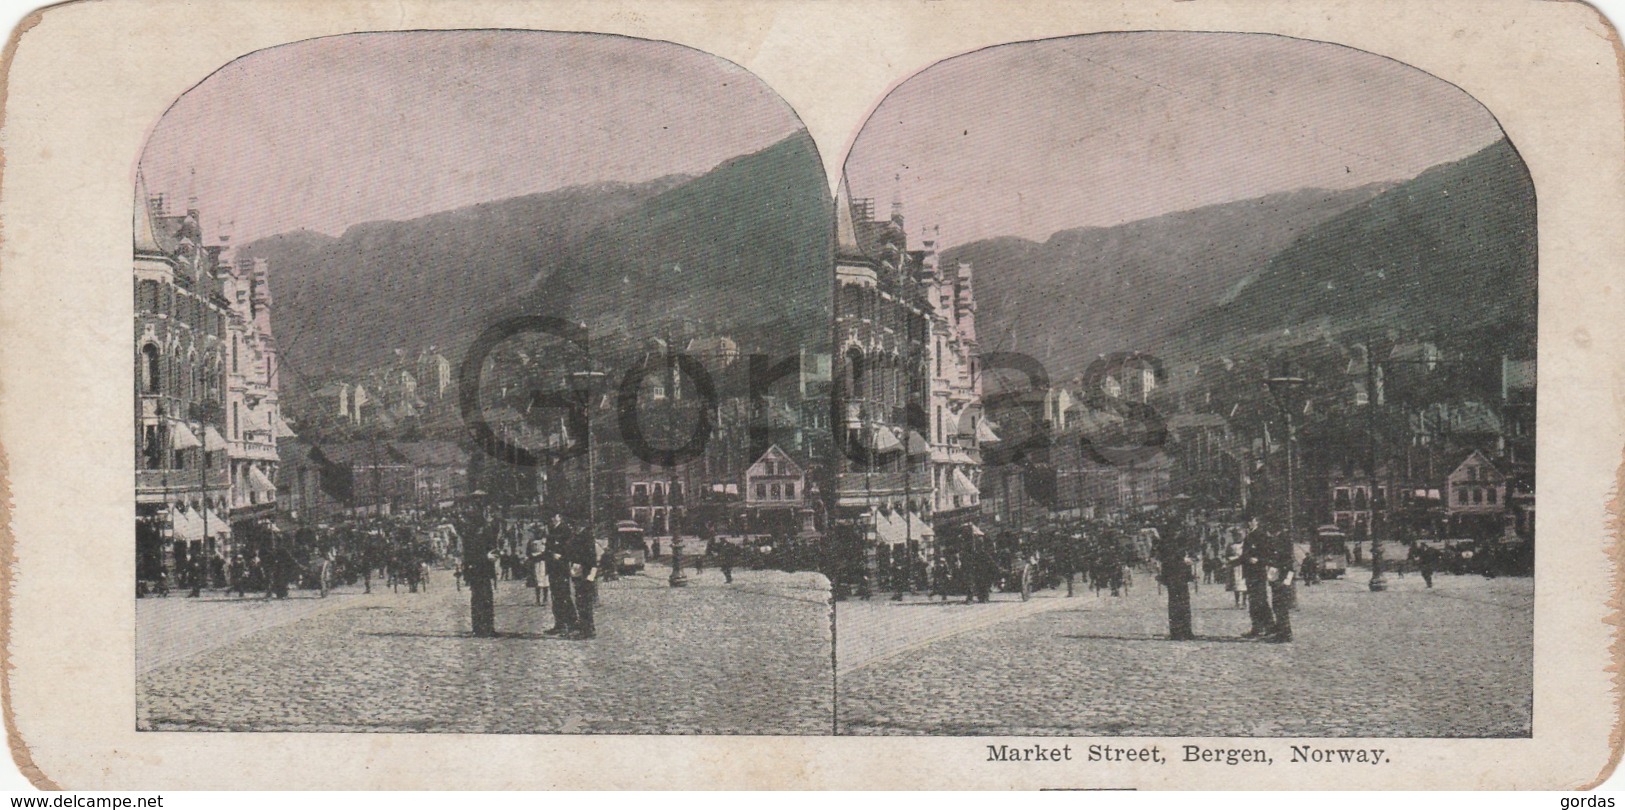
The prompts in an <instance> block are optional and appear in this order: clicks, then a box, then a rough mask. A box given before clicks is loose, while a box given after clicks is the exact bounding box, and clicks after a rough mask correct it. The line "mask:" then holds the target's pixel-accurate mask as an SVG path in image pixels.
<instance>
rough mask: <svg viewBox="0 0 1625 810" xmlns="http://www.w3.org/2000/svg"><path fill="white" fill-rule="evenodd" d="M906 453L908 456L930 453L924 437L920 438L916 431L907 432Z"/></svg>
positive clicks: (929, 446) (929, 447)
mask: <svg viewBox="0 0 1625 810" xmlns="http://www.w3.org/2000/svg"><path fill="white" fill-rule="evenodd" d="M908 452H909V455H918V454H920V453H929V452H931V445H930V444H929V443H927V442H926V440H925V437H924V436H921V435H920V432H919V431H918V430H911V431H909V432H908Z"/></svg>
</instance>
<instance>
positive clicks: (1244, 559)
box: [1236, 517, 1275, 638]
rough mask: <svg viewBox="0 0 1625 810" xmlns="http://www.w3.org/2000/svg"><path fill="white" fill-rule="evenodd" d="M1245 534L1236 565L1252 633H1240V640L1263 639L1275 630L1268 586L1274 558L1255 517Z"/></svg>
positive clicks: (1265, 536)
mask: <svg viewBox="0 0 1625 810" xmlns="http://www.w3.org/2000/svg"><path fill="white" fill-rule="evenodd" d="M1246 531H1247V535H1246V537H1245V538H1244V539H1243V540H1242V541H1241V557H1240V558H1238V559H1237V561H1236V562H1237V564H1239V565H1240V566H1241V579H1242V582H1244V583H1245V584H1246V586H1247V617H1248V618H1249V619H1251V620H1252V629H1251V630H1248V631H1247V632H1245V633H1243V634H1242V637H1243V638H1262V637H1264V636H1267V635H1269V634H1270V632H1271V630H1272V629H1273V628H1274V626H1275V616H1274V611H1273V610H1271V608H1270V595H1269V585H1268V583H1269V569H1270V565H1271V563H1272V562H1274V554H1273V549H1272V548H1271V545H1272V544H1271V543H1270V538H1269V537H1268V536H1267V535H1266V534H1265V533H1264V530H1263V529H1262V528H1261V527H1260V526H1259V523H1258V518H1257V517H1253V518H1251V519H1249V520H1248V521H1247V529H1246Z"/></svg>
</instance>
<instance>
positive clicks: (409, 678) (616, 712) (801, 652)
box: [136, 566, 834, 734]
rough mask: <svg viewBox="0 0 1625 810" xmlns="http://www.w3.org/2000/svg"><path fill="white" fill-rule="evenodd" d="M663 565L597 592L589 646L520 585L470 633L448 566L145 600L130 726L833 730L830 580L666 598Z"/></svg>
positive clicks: (753, 583)
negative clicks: (227, 595)
mask: <svg viewBox="0 0 1625 810" xmlns="http://www.w3.org/2000/svg"><path fill="white" fill-rule="evenodd" d="M669 570H670V569H668V568H665V567H660V566H651V567H650V568H649V570H648V572H647V573H646V574H645V575H642V576H632V577H624V578H622V579H620V580H618V581H615V582H607V583H604V584H603V585H602V586H601V596H600V604H599V608H598V614H597V624H598V638H597V639H596V640H593V641H564V640H555V639H552V638H549V637H544V636H543V635H541V633H542V631H543V630H546V629H547V628H548V627H550V626H551V624H552V620H551V613H550V611H549V609H548V608H546V607H535V606H534V605H532V604H531V599H532V596H531V592H530V591H529V590H528V589H526V588H525V587H524V586H523V583H520V582H502V583H499V590H498V593H497V605H498V608H497V629H498V631H499V632H500V633H501V637H499V638H496V639H479V638H474V637H473V636H471V635H470V634H469V626H468V595H467V592H466V591H463V592H458V591H457V590H455V589H454V587H453V582H452V579H451V577H450V575H449V573H447V572H444V571H437V572H435V579H434V580H433V583H432V587H431V588H430V590H429V592H428V593H419V594H412V593H407V592H405V590H404V589H403V590H402V592H401V593H398V594H392V593H389V592H388V590H387V589H379V588H378V587H377V585H376V583H375V586H374V593H372V594H369V595H361V594H355V593H346V594H345V595H342V596H339V597H337V598H329V599H327V600H318V599H299V600H289V601H287V602H283V603H269V604H267V603H263V602H255V601H253V600H246V601H241V602H238V601H235V600H223V601H222V600H217V601H204V602H200V601H198V600H177V599H176V598H175V597H171V598H170V599H169V600H163V601H161V602H158V603H155V604H153V605H151V606H148V605H146V604H145V602H148V601H152V600H143V605H142V607H141V609H139V610H138V612H137V621H138V634H137V637H138V639H140V641H139V642H138V647H139V648H140V650H141V653H138V658H139V659H140V660H141V661H142V662H143V664H145V665H146V666H145V668H144V671H141V672H140V673H138V678H137V689H136V702H137V707H136V719H137V727H138V728H140V729H143V730H171V731H174V730H242V731H439V732H497V733H596V734H615V733H649V734H827V733H829V731H830V728H831V718H832V716H833V711H834V708H833V701H832V697H833V695H832V688H831V684H832V672H831V668H832V666H833V662H832V660H831V649H830V645H831V636H830V617H829V607H828V601H827V599H828V588H827V584H826V583H825V581H824V579H823V578H822V577H821V576H818V575H815V574H806V573H797V574H786V573H783V572H778V571H740V572H736V574H735V582H734V584H732V585H726V584H724V583H723V578H722V575H721V573H719V572H717V571H715V570H707V571H706V572H705V573H703V574H699V575H691V577H690V579H691V583H692V584H691V585H690V586H689V587H688V588H686V589H683V590H674V589H672V588H669V587H668V586H667V584H666V574H668V573H669ZM301 595H303V594H301ZM199 617H202V618H199ZM178 628H179V629H178ZM231 628H236V629H235V630H234V629H231ZM204 634H210V635H204Z"/></svg>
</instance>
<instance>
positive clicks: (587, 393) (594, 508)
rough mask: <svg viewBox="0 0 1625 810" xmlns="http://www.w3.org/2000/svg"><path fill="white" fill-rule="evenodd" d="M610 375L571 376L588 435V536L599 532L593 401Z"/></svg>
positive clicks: (596, 372) (595, 373)
mask: <svg viewBox="0 0 1625 810" xmlns="http://www.w3.org/2000/svg"><path fill="white" fill-rule="evenodd" d="M608 376H609V375H607V374H605V373H604V372H602V371H576V372H572V373H571V374H570V387H571V388H573V389H574V390H575V392H576V395H577V396H579V397H581V404H582V406H583V409H584V411H585V419H584V420H583V421H584V422H585V424H586V433H587V438H586V441H587V536H588V537H591V536H593V532H595V531H597V530H598V484H597V480H598V456H597V453H596V450H597V448H596V447H595V446H594V445H593V438H592V399H593V396H594V395H595V394H597V393H598V391H600V390H601V388H600V386H601V385H602V383H603V381H604V379H605V378H606V377H608Z"/></svg>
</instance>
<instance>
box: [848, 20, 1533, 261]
mask: <svg viewBox="0 0 1625 810" xmlns="http://www.w3.org/2000/svg"><path fill="white" fill-rule="evenodd" d="M1500 137H1502V135H1501V130H1500V127H1499V126H1498V125H1497V124H1496V123H1495V121H1494V120H1493V118H1491V116H1490V114H1489V113H1488V112H1487V111H1486V110H1485V109H1484V108H1483V107H1482V106H1481V105H1479V103H1478V102H1477V101H1475V100H1474V99H1473V98H1472V97H1470V96H1468V95H1467V94H1466V93H1464V92H1462V91H1461V90H1459V89H1457V88H1456V87H1454V86H1453V85H1450V84H1447V83H1445V82H1443V81H1441V80H1439V79H1437V78H1434V77H1433V76H1431V75H1429V74H1426V73H1423V72H1421V71H1418V70H1416V69H1414V68H1411V67H1408V66H1406V65H1403V64H1400V63H1398V62H1394V61H1391V60H1388V59H1385V58H1383V57H1379V56H1375V55H1372V54H1369V53H1366V52H1363V51H1357V50H1353V49H1349V48H1344V47H1341V46H1336V45H1328V44H1325V43H1316V42H1308V41H1303V40H1293V39H1288V38H1285V37H1274V36H1258V35H1247V34H1193V33H1163V32H1158V33H1125V34H1103V35H1093V36H1082V37H1070V38H1065V39H1057V40H1045V41H1040V42H1031V43H1019V44H1014V45H1005V46H999V47H994V48H990V49H987V50H983V51H978V52H976V53H973V54H969V55H966V56H962V57H958V58H955V59H951V60H947V61H944V62H940V63H938V64H936V65H934V66H932V67H930V68H928V69H926V70H925V71H923V72H921V73H920V74H918V75H916V76H914V77H913V78H911V79H909V80H908V81H906V82H904V83H903V84H902V85H900V86H899V87H898V88H897V89H896V90H894V91H893V92H892V93H891V94H890V95H889V96H887V98H886V99H885V101H883V102H882V103H881V105H880V107H879V108H878V109H877V110H876V111H875V113H874V115H873V116H872V117H871V118H870V119H869V121H868V122H867V123H866V124H865V125H864V128H863V130H862V131H861V133H860V134H859V136H858V138H857V140H856V142H855V143H854V145H853V148H852V151H851V153H850V155H849V156H848V159H847V163H846V172H847V179H848V181H849V183H850V190H851V194H852V196H854V197H873V198H876V199H877V200H878V201H879V202H880V206H879V210H880V211H882V212H884V211H885V210H887V204H888V203H889V202H890V201H891V199H892V198H893V195H894V193H896V190H897V189H898V188H899V186H900V188H901V192H902V198H903V201H904V204H905V214H906V215H907V217H908V225H909V230H910V231H911V232H915V233H918V232H919V231H920V229H921V228H922V227H928V226H931V225H940V226H941V228H942V241H943V244H944V245H945V246H953V245H957V244H964V243H966V242H971V241H974V240H977V239H982V238H986V237H991V236H1000V235H1014V236H1024V237H1027V238H1029V239H1035V240H1040V241H1041V240H1043V239H1045V238H1047V237H1048V236H1049V235H1050V234H1052V233H1054V232H1055V231H1058V230H1063V229H1066V228H1073V227H1079V226H1086V225H1096V226H1101V225H1116V224H1119V223H1123V222H1129V221H1133V220H1136V219H1144V218H1146V217H1150V216H1155V215H1157V214H1161V213H1166V212H1169V211H1179V210H1185V209H1190V208H1196V207H1199V206H1202V205H1208V204H1212V203H1219V202H1227V201H1231V200H1240V199H1247V198H1251V197H1258V196H1262V195H1264V194H1268V193H1271V192H1276V191H1286V190H1291V189H1297V188H1304V187H1321V188H1350V187H1353V186H1359V185H1364V184H1366V183H1370V182H1374V181H1381V180H1403V179H1408V178H1410V177H1414V176H1415V175H1417V174H1418V173H1420V172H1421V171H1423V170H1424V169H1426V168H1428V167H1429V166H1433V165H1435V164H1438V163H1441V162H1445V161H1450V160H1455V159H1458V158H1462V157H1465V156H1467V155H1470V154H1472V153H1473V152H1476V151H1478V150H1479V149H1481V148H1483V147H1484V146H1487V145H1489V144H1490V143H1492V142H1494V141H1495V140H1497V139H1499V138H1500ZM896 175H901V179H900V180H896V179H894V177H895V176H896Z"/></svg>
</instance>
